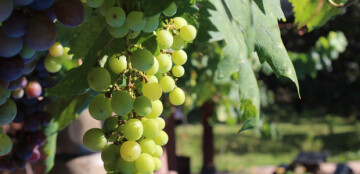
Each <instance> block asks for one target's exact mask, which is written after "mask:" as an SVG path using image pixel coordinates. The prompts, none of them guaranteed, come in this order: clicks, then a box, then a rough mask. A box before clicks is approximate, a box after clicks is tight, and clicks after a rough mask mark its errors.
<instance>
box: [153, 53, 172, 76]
mask: <svg viewBox="0 0 360 174" xmlns="http://www.w3.org/2000/svg"><path fill="white" fill-rule="evenodd" d="M156 58H157V60H158V62H159V70H158V73H166V72H168V71H170V69H171V67H172V61H171V57H170V56H169V55H168V54H160V55H159V56H157V57H156Z"/></svg>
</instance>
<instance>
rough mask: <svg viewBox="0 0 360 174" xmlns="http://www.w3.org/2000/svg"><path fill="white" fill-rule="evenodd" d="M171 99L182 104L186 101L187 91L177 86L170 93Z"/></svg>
mask: <svg viewBox="0 0 360 174" xmlns="http://www.w3.org/2000/svg"><path fill="white" fill-rule="evenodd" d="M169 99H170V102H171V104H173V105H175V106H178V105H182V104H183V103H184V102H185V93H184V91H183V90H182V89H180V88H175V89H174V90H172V91H171V92H170V94H169Z"/></svg>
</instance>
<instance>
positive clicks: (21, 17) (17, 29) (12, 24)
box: [2, 11, 27, 38]
mask: <svg viewBox="0 0 360 174" xmlns="http://www.w3.org/2000/svg"><path fill="white" fill-rule="evenodd" d="M26 22H27V17H26V15H25V14H24V13H22V12H21V11H14V12H13V13H12V14H11V16H10V17H9V18H8V19H7V20H6V21H4V22H3V24H2V29H3V30H4V33H5V34H6V35H8V36H9V37H12V38H19V37H21V36H24V34H25V26H26Z"/></svg>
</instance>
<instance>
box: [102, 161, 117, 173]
mask: <svg viewBox="0 0 360 174" xmlns="http://www.w3.org/2000/svg"><path fill="white" fill-rule="evenodd" d="M104 169H105V171H106V172H108V173H111V172H113V171H115V170H116V163H114V162H111V163H104Z"/></svg>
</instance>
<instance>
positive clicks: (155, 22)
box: [142, 13, 160, 33]
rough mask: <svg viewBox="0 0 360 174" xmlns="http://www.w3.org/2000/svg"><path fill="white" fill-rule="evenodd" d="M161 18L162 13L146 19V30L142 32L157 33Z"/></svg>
mask: <svg viewBox="0 0 360 174" xmlns="http://www.w3.org/2000/svg"><path fill="white" fill-rule="evenodd" d="M159 17H160V13H159V14H156V15H154V16H152V17H148V18H146V19H145V21H146V24H145V26H144V28H143V29H142V31H143V32H145V33H151V32H153V31H155V30H156V29H157V28H158V26H159Z"/></svg>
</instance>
